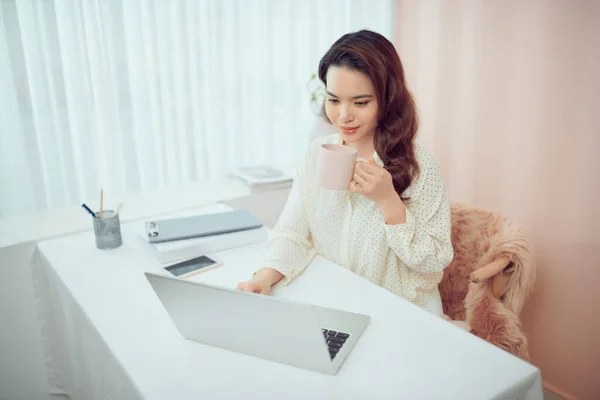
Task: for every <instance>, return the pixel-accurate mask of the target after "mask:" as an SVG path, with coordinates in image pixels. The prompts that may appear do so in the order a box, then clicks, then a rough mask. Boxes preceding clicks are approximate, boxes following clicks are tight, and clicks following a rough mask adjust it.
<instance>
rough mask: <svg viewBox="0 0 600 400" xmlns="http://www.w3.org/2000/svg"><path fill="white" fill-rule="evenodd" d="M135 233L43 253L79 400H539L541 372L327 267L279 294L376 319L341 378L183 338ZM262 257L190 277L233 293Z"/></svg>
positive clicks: (65, 374) (52, 325) (236, 253)
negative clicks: (113, 243)
mask: <svg viewBox="0 0 600 400" xmlns="http://www.w3.org/2000/svg"><path fill="white" fill-rule="evenodd" d="M135 229H136V227H135V226H133V225H132V224H128V225H127V224H126V225H124V226H123V237H124V245H123V246H122V247H120V248H118V249H116V250H111V251H100V250H96V249H95V247H94V238H93V235H92V233H91V232H85V233H80V234H75V235H71V236H66V237H62V238H56V239H51V240H47V241H44V242H41V243H39V244H38V251H37V253H36V254H35V255H34V263H33V264H34V271H33V272H34V274H33V275H34V281H35V282H34V285H35V288H36V294H37V296H38V300H39V306H40V316H41V319H42V321H43V323H42V325H43V332H44V339H45V346H46V349H47V350H48V356H49V358H48V361H49V367H50V368H49V369H50V380H51V383H52V384H53V387H54V391H55V392H57V393H60V392H61V391H63V392H65V393H67V394H69V395H70V396H71V397H72V398H73V399H106V398H114V399H141V398H145V399H199V398H203V399H238V398H249V399H254V398H261V399H270V398H273V399H309V398H310V399H386V398H394V399H398V398H405V399H490V398H510V399H518V398H526V399H542V387H541V379H540V373H539V370H538V369H537V368H535V367H534V366H532V365H530V364H527V363H525V362H523V361H521V360H519V359H517V358H515V357H513V356H511V355H510V354H508V353H506V352H504V351H502V350H500V349H498V348H496V347H494V346H492V345H490V344H488V343H486V342H484V341H482V340H480V339H478V338H476V337H474V336H472V335H470V334H468V333H466V332H464V331H462V330H460V329H459V328H456V327H455V326H453V325H451V324H450V323H447V322H445V321H443V320H441V319H439V318H437V317H435V316H433V315H431V314H429V313H427V312H425V311H423V310H421V309H419V308H417V307H415V306H413V305H412V304H410V303H408V302H406V301H404V300H402V299H400V298H398V297H397V296H395V295H394V294H392V293H390V292H388V291H386V290H384V289H382V288H380V287H378V286H376V285H373V284H371V283H370V282H367V281H365V280H364V279H362V278H361V277H359V276H357V275H355V274H353V273H352V272H350V271H348V270H346V269H344V268H342V267H340V266H337V265H334V264H333V263H331V262H329V261H326V260H324V259H320V258H319V259H316V260H315V261H314V262H313V264H312V265H311V266H309V267H308V269H307V270H306V271H305V272H304V273H303V274H301V275H300V276H299V277H298V278H297V279H296V280H295V281H294V282H293V283H292V284H291V285H290V286H288V287H285V288H281V289H278V290H276V291H275V295H278V296H284V297H288V298H293V299H295V300H299V301H305V302H310V303H314V304H319V305H322V306H327V307H334V308H339V309H344V310H348V311H355V312H360V313H365V314H368V315H370V316H371V317H372V321H371V324H370V325H369V327H368V328H367V330H366V331H365V333H364V335H363V337H362V338H361V339H360V340H359V342H358V344H357V346H356V347H355V349H354V350H353V352H352V353H351V354H350V356H349V357H348V358H347V360H346V361H345V363H344V365H343V366H342V368H341V370H340V372H339V374H338V375H337V376H327V375H323V374H319V373H315V372H310V371H305V370H302V369H297V368H294V367H290V366H286V365H281V364H276V363H273V362H269V361H266V360H261V359H258V358H253V357H249V356H245V355H241V354H237V353H234V352H230V351H226V350H222V349H217V348H213V347H210V346H206V345H203V344H199V343H195V342H190V341H186V340H184V339H183V338H181V336H180V335H179V333H178V332H177V330H176V328H175V327H174V325H173V324H172V322H171V320H170V319H169V316H168V315H167V313H166V312H165V311H164V309H163V308H162V305H161V303H160V301H159V300H158V298H157V297H156V295H155V294H154V292H153V290H152V288H151V287H150V285H149V284H148V282H147V281H146V278H145V277H144V275H143V272H144V271H149V270H154V269H156V268H157V267H158V263H157V262H156V261H155V260H154V259H153V257H152V252H151V251H150V249H148V248H147V245H146V244H145V243H144V242H143V240H141V239H140V238H138V237H137V236H136V233H135ZM261 249H262V246H261V245H252V246H246V247H243V248H238V249H232V250H228V251H225V252H222V253H220V254H219V255H220V257H221V258H223V259H224V261H225V263H226V265H225V266H224V267H221V268H218V269H216V270H213V271H208V272H205V273H203V274H200V275H197V276H196V277H195V278H194V279H198V280H203V281H206V282H210V283H216V284H221V285H228V286H231V287H234V286H235V284H236V283H237V282H238V281H240V280H243V279H246V278H247V277H248V276H249V275H250V274H251V272H252V271H253V270H254V269H255V267H256V262H257V260H258V256H259V252H260V251H261ZM199 317H200V316H199ZM284 330H285V327H282V332H283V331H284ZM239 334H243V332H240V333H239Z"/></svg>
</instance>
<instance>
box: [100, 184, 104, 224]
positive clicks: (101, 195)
mask: <svg viewBox="0 0 600 400" xmlns="http://www.w3.org/2000/svg"><path fill="white" fill-rule="evenodd" d="M103 197H104V192H103V190H102V189H100V219H102V198H103Z"/></svg>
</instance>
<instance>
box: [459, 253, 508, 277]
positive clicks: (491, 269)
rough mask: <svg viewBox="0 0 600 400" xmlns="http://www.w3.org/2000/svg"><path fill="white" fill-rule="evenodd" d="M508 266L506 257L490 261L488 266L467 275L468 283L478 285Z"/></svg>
mask: <svg viewBox="0 0 600 400" xmlns="http://www.w3.org/2000/svg"><path fill="white" fill-rule="evenodd" d="M508 264H510V259H509V258H508V257H500V258H499V259H497V260H494V261H492V262H491V263H489V264H488V265H486V266H484V267H482V268H479V269H478V270H475V271H473V272H471V273H470V274H469V281H471V282H474V283H479V282H481V281H485V280H486V279H489V278H491V277H492V276H494V275H496V274H497V273H499V272H502V270H504V268H506V267H507V266H508Z"/></svg>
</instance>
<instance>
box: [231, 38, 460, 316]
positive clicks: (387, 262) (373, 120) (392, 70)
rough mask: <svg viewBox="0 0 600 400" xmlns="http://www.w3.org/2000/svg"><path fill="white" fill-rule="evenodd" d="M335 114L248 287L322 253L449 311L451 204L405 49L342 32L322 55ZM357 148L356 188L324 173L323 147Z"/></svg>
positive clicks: (266, 289)
mask: <svg viewBox="0 0 600 400" xmlns="http://www.w3.org/2000/svg"><path fill="white" fill-rule="evenodd" d="M319 78H320V79H321V81H322V82H323V83H324V84H325V86H326V90H327V101H326V106H325V109H326V114H327V117H328V118H329V120H330V121H331V123H332V124H333V125H334V126H335V127H336V128H337V129H338V130H339V133H337V134H334V135H331V136H326V137H323V138H320V139H317V140H316V141H313V142H312V143H311V144H310V146H309V149H308V151H307V154H306V157H305V159H304V162H303V163H302V165H300V167H299V168H298V173H297V176H296V179H295V182H294V185H293V187H292V190H291V192H290V196H289V198H288V201H287V204H286V206H285V208H284V210H283V213H282V215H281V217H280V219H279V221H278V223H277V224H276V226H275V227H274V229H273V231H272V234H271V236H270V238H269V240H268V242H267V246H266V248H265V255H264V259H263V262H262V268H261V269H259V270H258V271H256V272H255V273H254V275H253V277H252V280H250V281H246V282H241V283H240V284H239V285H238V289H239V290H245V291H250V292H255V293H262V294H268V293H270V290H271V287H272V286H273V285H274V284H276V283H278V282H280V284H283V285H285V284H287V283H289V282H290V281H291V280H292V279H293V278H294V277H295V276H297V275H298V274H299V273H300V272H301V271H302V270H303V269H304V268H305V267H306V266H307V265H308V264H309V263H310V261H311V260H312V258H313V257H314V256H315V254H320V255H322V256H323V257H325V258H327V259H330V260H332V261H334V262H336V263H338V264H340V265H342V266H344V267H346V268H348V269H350V270H351V271H353V272H355V273H357V274H359V275H361V276H363V277H364V278H366V279H369V280H370V281H372V282H374V283H376V284H377V285H379V286H381V287H383V288H385V289H387V290H390V291H392V292H393V293H395V294H397V295H398V296H401V297H403V298H405V299H407V300H409V301H411V302H413V303H414V304H417V305H419V306H422V307H424V308H425V309H427V310H429V311H431V312H433V313H435V314H436V315H439V316H442V315H443V312H442V305H441V300H440V295H439V292H438V289H437V285H438V283H439V282H440V280H441V278H442V275H443V270H444V268H446V267H447V266H448V264H449V263H450V261H451V260H452V257H453V250H452V243H451V240H450V206H449V200H448V195H447V191H446V189H445V187H444V184H443V181H442V176H441V173H440V169H439V166H438V163H437V162H436V160H435V159H434V158H433V157H432V156H431V155H430V154H428V153H427V152H425V151H424V150H423V149H421V148H420V147H419V146H418V145H416V144H415V136H416V133H417V127H418V120H417V114H416V110H415V102H414V100H413V98H412V96H411V94H410V92H409V90H408V89H407V87H406V83H405V78H404V71H403V68H402V64H401V62H400V58H399V57H398V54H397V52H396V50H395V48H394V46H393V45H392V43H390V42H389V41H388V40H387V39H386V38H385V37H383V36H381V35H379V34H377V33H374V32H371V31H365V30H363V31H359V32H356V33H351V34H346V35H344V36H342V37H341V38H340V39H339V40H338V41H337V42H335V43H334V44H333V46H332V47H331V48H330V49H329V51H327V53H326V54H325V55H324V56H323V58H322V59H321V61H320V63H319ZM323 143H339V144H345V145H347V146H350V147H353V148H355V149H356V150H357V151H358V153H357V157H358V158H363V159H369V160H370V162H368V163H365V162H359V163H358V164H357V166H356V168H355V172H354V176H353V180H352V182H351V184H350V189H351V191H350V192H338V191H333V190H328V189H324V188H321V187H319V186H318V185H317V184H316V182H315V177H316V165H317V159H318V154H319V148H320V146H321V145H322V144H323Z"/></svg>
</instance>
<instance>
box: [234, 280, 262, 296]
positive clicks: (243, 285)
mask: <svg viewBox="0 0 600 400" xmlns="http://www.w3.org/2000/svg"><path fill="white" fill-rule="evenodd" d="M235 288H236V290H241V291H242V292H251V293H258V294H269V293H270V292H271V288H270V287H265V286H262V285H259V284H257V283H256V282H252V281H246V282H240V283H238V284H237V286H236V287H235Z"/></svg>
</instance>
